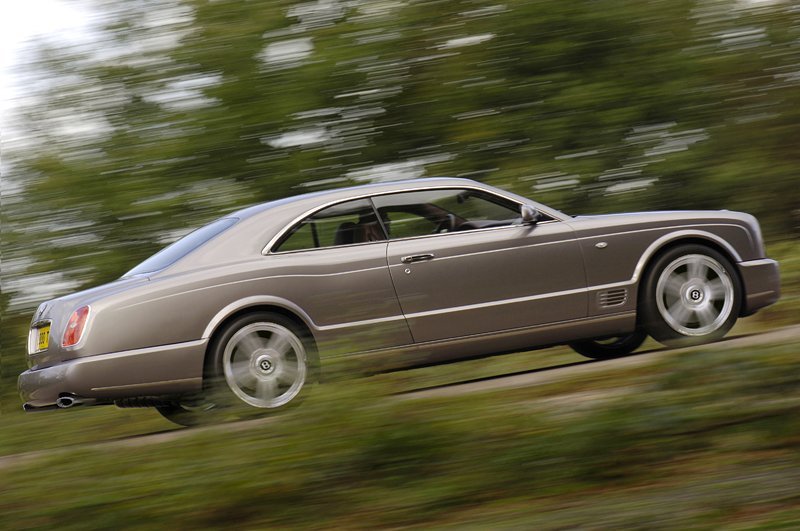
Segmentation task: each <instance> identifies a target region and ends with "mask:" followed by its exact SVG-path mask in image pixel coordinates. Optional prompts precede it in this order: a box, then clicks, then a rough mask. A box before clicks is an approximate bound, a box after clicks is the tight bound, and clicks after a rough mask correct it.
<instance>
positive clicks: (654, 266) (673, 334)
mask: <svg viewBox="0 0 800 531" xmlns="http://www.w3.org/2000/svg"><path fill="white" fill-rule="evenodd" d="M690 254H700V255H705V256H708V257H710V258H713V259H714V260H716V261H717V262H718V263H719V264H720V265H721V266H722V268H723V269H724V270H725V272H726V273H727V274H728V276H729V277H730V279H731V283H732V284H733V307H732V308H731V313H730V315H729V316H728V318H727V319H726V320H725V322H724V323H722V325H721V326H720V327H719V328H717V329H716V330H714V331H713V332H710V333H708V334H705V335H702V336H687V335H684V334H682V333H680V332H678V331H677V330H675V329H673V328H672V327H671V326H670V325H669V324H668V323H667V322H666V321H665V320H664V318H663V317H662V316H661V312H659V310H658V303H657V301H656V286H657V285H658V279H659V278H660V277H661V274H662V273H663V272H664V270H665V269H666V268H667V266H668V265H669V264H671V263H672V262H673V261H675V260H677V259H678V258H680V257H682V256H686V255H690ZM742 294H743V289H742V283H741V280H740V278H739V274H738V271H737V270H736V267H735V266H734V265H733V263H732V262H731V261H730V259H728V258H727V257H726V256H725V255H723V254H722V253H720V252H719V251H717V250H715V249H712V248H711V247H707V246H704V245H701V244H684V245H679V246H676V247H673V248H671V249H667V250H666V251H664V252H663V253H660V254H659V255H658V256H657V257H656V258H655V259H654V261H653V262H652V263H651V265H650V267H648V269H647V272H646V274H645V276H644V279H643V281H642V285H641V287H640V290H639V308H640V324H641V326H642V327H643V328H644V329H645V330H647V333H648V334H650V336H652V337H653V339H655V340H656V341H658V342H660V343H662V344H664V345H667V346H671V347H680V346H690V345H699V344H703V343H710V342H712V341H716V340H718V339H721V338H722V337H724V336H725V334H727V333H728V332H729V331H730V329H731V328H733V325H734V324H735V323H736V320H737V319H738V318H739V313H740V311H741V306H742Z"/></svg>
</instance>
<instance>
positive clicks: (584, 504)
mask: <svg viewBox="0 0 800 531" xmlns="http://www.w3.org/2000/svg"><path fill="white" fill-rule="evenodd" d="M797 348H798V345H775V346H770V347H764V348H760V349H758V350H749V349H739V350H728V351H720V350H714V351H711V350H708V351H704V350H703V349H696V350H692V351H690V352H686V353H676V354H670V355H668V356H667V357H665V358H664V359H662V360H660V361H658V362H656V363H655V364H652V365H647V366H638V367H635V368H629V369H623V370H619V371H604V372H602V374H599V375H595V376H586V375H585V376H584V377H581V378H577V379H575V380H573V381H571V382H561V383H560V384H558V386H554V387H551V388H550V389H549V391H548V392H547V393H544V394H543V393H542V390H541V389H537V388H535V387H534V388H523V389H516V390H512V391H508V390H506V391H494V392H485V393H478V394H472V395H466V396H461V397H451V398H446V399H445V398H431V399H424V400H394V399H388V398H386V396H385V395H386V394H387V392H390V391H393V390H394V389H395V387H394V386H393V385H392V383H391V382H390V381H387V380H386V379H384V380H381V379H374V378H364V379H358V380H351V381H343V382H336V383H334V384H330V385H325V386H320V387H319V388H318V389H316V390H315V392H314V393H313V395H312V396H311V397H310V398H309V399H308V400H307V401H306V403H305V404H304V405H303V407H301V408H299V409H297V410H296V411H294V412H292V413H290V414H288V415H285V416H281V417H279V418H277V419H274V420H272V421H269V422H265V423H257V424H255V425H252V426H248V427H247V429H244V430H237V431H232V430H224V429H223V430H212V431H199V432H197V433H192V434H190V435H189V436H186V437H183V438H180V439H178V440H173V441H168V442H163V443H160V444H145V445H141V446H131V445H125V446H121V445H111V446H100V447H92V448H86V449H81V450H67V451H60V452H56V453H53V454H52V455H49V456H44V457H41V456H40V457H37V458H35V459H32V460H30V461H22V462H18V463H14V462H8V461H6V462H5V463H3V464H2V465H0V466H3V468H4V469H3V472H2V473H3V479H4V481H3V486H2V487H0V494H1V495H0V514H2V519H3V521H4V524H5V525H6V526H7V527H9V528H25V527H43V528H44V527H53V526H55V525H58V526H59V527H60V528H66V529H70V528H74V529H78V528H80V529H88V528H107V527H128V528H141V529H152V528H154V527H167V526H173V527H178V528H217V527H222V526H225V527H231V526H233V527H242V528H266V527H270V528H271V527H277V528H295V527H314V528H332V527H345V528H375V527H420V528H428V527H432V526H433V527H448V526H454V527H464V526H472V527H493V528H497V527H505V528H509V527H527V528H534V527H535V528H564V527H586V528H618V527H620V526H627V527H637V528H643V527H647V528H685V527H718V526H726V527H729V526H730V527H735V526H744V527H750V526H756V525H764V526H777V527H780V526H781V525H787V524H791V523H796V522H797V517H798V514H800V513H798V508H799V507H800V491H798V490H797V488H796V485H797V484H798V480H800V454H798V452H797V448H798V445H799V444H800V418H799V417H798V415H797V412H798V411H799V410H800V408H799V407H798V406H800V359H798V356H797ZM596 381H600V382H601V383H600V384H598V385H595V382H596ZM589 391H591V393H589ZM111 411H113V412H114V413H116V414H117V415H119V414H123V415H125V414H128V412H118V411H114V410H111ZM135 413H137V414H138V413H141V412H135ZM87 414H89V412H88V411H87V412H86V413H84V414H81V415H87ZM56 415H57V414H56ZM67 415H70V416H72V414H69V413H68V414H64V415H62V417H63V418H66V416H67ZM77 415H78V414H77V413H76V414H75V416H74V417H73V418H74V422H83V420H81V419H79V417H78V416H77ZM54 418H55V417H54ZM128 418H129V419H134V418H138V417H135V416H134V417H128ZM142 418H143V417H142ZM148 418H149V417H148ZM93 420H97V419H93ZM153 422H156V421H155V420H153ZM158 422H160V421H158ZM144 426H145V425H144V424H141V425H139V426H138V427H144ZM94 433H95V435H97V432H94ZM47 436H49V437H55V436H56V434H55V433H48V434H47ZM102 436H103V438H105V437H107V436H108V434H106V433H103V434H102ZM96 438H97V437H96ZM61 442H62V443H69V442H71V441H64V440H62V441H61Z"/></svg>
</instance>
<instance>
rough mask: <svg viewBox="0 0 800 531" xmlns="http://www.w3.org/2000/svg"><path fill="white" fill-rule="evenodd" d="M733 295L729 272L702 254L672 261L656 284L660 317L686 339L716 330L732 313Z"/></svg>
mask: <svg viewBox="0 0 800 531" xmlns="http://www.w3.org/2000/svg"><path fill="white" fill-rule="evenodd" d="M734 296H735V291H734V286H733V280H732V279H731V277H730V275H729V274H728V272H727V271H726V270H725V268H724V267H723V266H722V265H721V264H720V263H719V262H718V261H716V260H715V259H713V258H711V257H710V256H706V255H703V254H689V255H685V256H682V257H680V258H678V259H677V260H675V261H673V262H671V263H670V264H669V265H668V266H667V267H666V268H664V270H663V271H662V272H661V276H660V277H659V278H658V283H657V284H656V305H657V307H658V311H659V313H660V314H661V317H662V318H663V319H664V321H665V322H666V323H667V324H668V325H669V326H670V327H671V328H672V329H673V330H675V331H676V332H678V333H680V334H683V335H685V336H704V335H707V334H710V333H712V332H714V331H715V330H717V329H719V328H720V327H721V326H722V325H723V324H724V323H725V322H726V321H727V319H728V317H729V316H730V314H731V311H732V309H733V304H734Z"/></svg>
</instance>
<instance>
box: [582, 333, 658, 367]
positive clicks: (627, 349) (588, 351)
mask: <svg viewBox="0 0 800 531" xmlns="http://www.w3.org/2000/svg"><path fill="white" fill-rule="evenodd" d="M645 339H647V333H646V332H645V331H644V330H637V331H635V332H634V333H632V334H629V335H627V336H618V337H609V338H605V339H589V340H586V341H578V342H575V343H570V345H569V346H570V348H572V350H574V351H575V352H577V353H578V354H581V355H583V356H586V357H587V358H592V359H595V360H607V359H611V358H619V357H621V356H627V355H628V354H630V353H631V352H633V351H634V350H636V349H637V348H639V347H640V346H641V344H642V343H644V340H645Z"/></svg>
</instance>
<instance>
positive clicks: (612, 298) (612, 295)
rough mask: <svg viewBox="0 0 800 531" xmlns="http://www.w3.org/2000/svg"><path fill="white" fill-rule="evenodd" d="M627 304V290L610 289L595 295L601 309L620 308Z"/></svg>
mask: <svg viewBox="0 0 800 531" xmlns="http://www.w3.org/2000/svg"><path fill="white" fill-rule="evenodd" d="M626 302H628V290H627V289H625V288H619V289H610V290H608V291H601V292H600V293H598V294H597V303H598V304H599V305H600V307H601V308H613V307H614V306H622V305H623V304H625V303H626Z"/></svg>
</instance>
